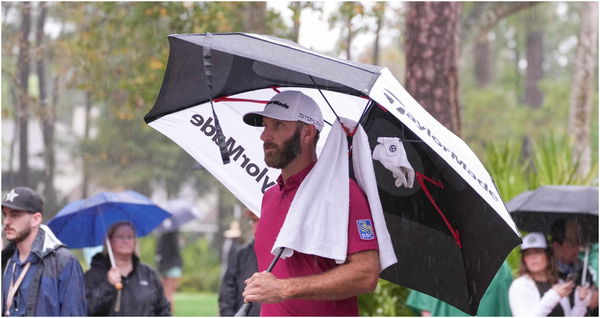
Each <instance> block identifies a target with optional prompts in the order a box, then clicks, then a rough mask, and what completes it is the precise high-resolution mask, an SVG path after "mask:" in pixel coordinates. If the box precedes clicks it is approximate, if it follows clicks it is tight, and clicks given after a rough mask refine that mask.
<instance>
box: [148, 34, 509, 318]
mask: <svg viewBox="0 0 600 318" xmlns="http://www.w3.org/2000/svg"><path fill="white" fill-rule="evenodd" d="M169 42H170V44H171V51H170V56H169V62H168V65H167V69H166V72H165V78H164V81H163V85H162V87H161V90H160V93H159V96H158V98H157V101H156V103H155V105H154V107H153V108H152V109H151V110H150V112H149V113H148V114H147V115H146V117H145V120H146V122H147V123H148V124H149V125H150V126H151V127H153V128H155V129H157V130H159V131H160V132H161V133H163V134H165V135H166V136H168V137H169V138H171V139H172V140H173V141H175V142H176V143H177V144H179V145H180V146H181V147H182V148H183V149H185V150H186V151H187V152H188V153H190V154H191V155H192V156H193V157H194V158H195V159H196V160H197V161H198V162H199V163H200V164H201V165H202V166H204V167H205V168H206V169H207V170H208V171H209V172H210V173H211V174H212V175H213V176H215V177H216V178H217V179H218V180H219V181H221V182H222V183H223V184H224V185H225V186H226V187H227V188H228V189H229V190H230V191H231V192H232V193H233V194H234V195H236V196H237V197H238V199H240V201H242V202H243V203H244V204H245V205H246V206H247V207H248V208H250V209H251V210H252V211H254V212H255V213H256V214H258V211H259V209H260V203H261V199H262V194H263V193H264V192H265V191H266V190H267V189H268V188H269V187H270V186H272V185H274V184H275V180H276V178H277V176H278V175H279V174H280V172H279V170H276V169H272V168H268V167H267V166H266V165H265V163H264V154H263V150H262V142H261V141H260V138H259V136H260V133H261V131H262V129H261V128H257V127H251V126H248V125H245V124H243V122H242V118H241V117H242V116H243V115H244V114H245V113H248V112H250V111H257V110H262V108H263V107H264V105H265V104H266V103H267V101H268V100H269V99H270V98H271V97H272V96H273V95H275V94H276V93H277V92H280V91H284V90H288V89H294V90H300V91H302V92H303V93H305V94H307V95H309V96H311V97H312V98H313V99H314V100H315V101H317V103H318V104H319V106H320V107H321V111H322V113H323V118H324V120H325V122H326V123H328V124H330V125H331V123H333V122H334V121H335V120H336V118H337V116H340V117H346V118H349V119H352V120H354V121H357V122H360V123H361V124H362V125H363V127H364V128H365V130H366V132H367V134H368V136H369V143H370V146H371V149H374V148H375V146H376V145H377V143H378V141H377V138H378V137H397V138H400V139H401V140H402V144H403V146H404V148H405V149H406V154H407V157H408V161H409V162H410V163H411V165H412V167H413V168H414V170H415V175H416V178H415V182H414V186H413V187H411V188H407V187H398V186H396V185H395V182H394V176H393V174H392V173H391V172H390V171H389V170H387V169H386V168H385V167H384V166H383V165H382V164H381V163H380V162H379V161H374V169H375V176H376V179H377V184H378V191H379V197H380V199H381V203H382V206H383V210H384V215H385V218H386V222H387V225H388V230H389V232H390V235H391V236H392V243H393V245H394V250H395V252H396V255H397V256H398V263H397V264H395V265H393V266H391V267H389V268H388V269H386V270H385V271H384V272H383V273H382V275H381V277H382V278H385V279H387V280H389V281H392V282H395V283H398V284H401V285H404V286H406V287H409V288H412V289H416V290H419V291H421V292H424V293H427V294H429V295H431V296H434V297H436V298H438V299H441V300H443V301H445V302H448V303H450V304H452V305H454V306H456V307H458V308H460V309H461V310H463V311H465V312H467V313H471V314H475V313H476V311H477V306H478V304H479V301H480V299H481V297H482V296H483V293H484V292H485V290H486V289H487V287H488V285H489V283H490V282H491V280H492V278H493V277H494V275H495V273H496V272H497V270H498V269H499V268H500V266H501V264H502V262H503V261H504V259H505V258H506V256H507V255H508V253H509V252H510V251H511V250H512V249H513V248H514V247H515V246H516V245H518V244H519V243H520V241H521V240H520V238H519V235H518V232H517V230H516V227H515V225H514V223H513V221H512V219H511V218H510V216H509V214H508V212H507V211H506V208H505V206H504V204H503V202H502V200H501V199H500V195H499V194H498V191H497V190H496V188H495V186H494V183H493V181H492V180H491V177H490V176H489V174H488V172H487V171H486V170H485V168H484V167H483V165H482V164H481V162H480V161H479V159H478V158H477V157H476V156H475V154H474V153H473V152H472V150H471V149H470V148H469V147H468V146H467V145H466V144H465V143H464V142H463V141H462V140H461V139H460V138H458V137H457V136H456V135H454V134H453V133H452V132H450V131H448V130H447V129H446V128H445V127H444V126H443V125H441V124H440V123H439V122H437V121H436V120H435V119H434V118H433V117H432V116H431V115H430V114H428V113H427V112H426V111H425V110H424V109H423V108H422V107H421V106H420V105H419V104H418V103H417V102H416V101H415V100H414V99H413V98H412V97H411V96H410V95H409V94H408V93H407V92H406V90H404V88H403V87H402V86H401V85H400V84H399V83H398V81H397V80H396V79H395V78H394V77H393V76H392V75H391V73H390V72H389V70H387V69H385V68H381V67H378V66H372V65H364V64H359V63H354V62H350V61H346V60H341V59H335V58H331V57H328V56H324V55H321V54H318V53H315V52H312V51H309V50H307V49H305V48H303V47H301V46H299V45H297V44H296V43H293V42H289V41H286V40H281V39H277V38H272V37H266V36H260V35H251V34H244V33H231V34H181V35H172V36H169ZM209 53H210V54H209ZM203 57H204V58H203ZM207 57H208V58H207ZM211 99H212V100H213V102H214V110H215V111H214V113H216V115H217V116H218V120H219V122H220V126H221V128H222V131H223V134H224V135H225V139H224V142H223V146H224V149H225V152H227V153H228V154H229V156H230V158H231V162H230V163H229V164H227V165H224V164H223V163H222V156H221V153H220V150H219V146H218V144H219V137H218V133H217V127H216V126H217V125H216V124H215V121H216V120H215V118H214V117H215V116H214V113H213V112H212V111H211V103H210V100H211ZM328 104H331V105H330V106H329V105H328ZM330 125H325V128H324V129H323V131H322V132H321V138H320V139H319V144H318V146H317V148H318V150H319V149H320V148H321V147H322V146H323V144H324V143H325V140H326V137H327V135H328V134H329V131H330V130H331V127H330Z"/></svg>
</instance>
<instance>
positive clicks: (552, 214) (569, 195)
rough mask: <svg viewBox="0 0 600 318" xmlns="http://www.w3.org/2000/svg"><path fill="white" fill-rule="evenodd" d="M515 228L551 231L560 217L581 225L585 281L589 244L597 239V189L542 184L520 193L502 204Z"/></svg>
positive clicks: (545, 232) (531, 230) (543, 231)
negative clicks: (534, 188)
mask: <svg viewBox="0 0 600 318" xmlns="http://www.w3.org/2000/svg"><path fill="white" fill-rule="evenodd" d="M506 208H507V209H508V211H509V212H510V215H511V217H512V218H513V219H514V220H515V223H516V224H517V228H519V229H520V230H522V231H526V232H541V233H544V234H550V233H551V227H552V225H553V224H554V223H555V222H556V221H558V220H561V219H564V220H575V221H577V223H579V225H581V235H582V238H583V241H584V242H585V243H586V244H585V250H586V251H585V252H586V253H585V257H584V272H583V277H582V283H583V282H584V281H585V276H586V272H587V262H588V256H589V244H587V243H592V242H598V188H597V187H589V186H576V185H546V186H541V187H539V188H537V189H536V190H533V191H526V192H523V193H521V194H519V195H517V196H516V197H514V198H513V199H512V200H510V201H509V202H508V203H507V204H506Z"/></svg>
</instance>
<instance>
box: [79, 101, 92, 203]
mask: <svg viewBox="0 0 600 318" xmlns="http://www.w3.org/2000/svg"><path fill="white" fill-rule="evenodd" d="M91 112H92V93H91V92H89V91H88V92H86V93H85V119H84V120H85V123H84V126H83V143H84V144H85V143H87V142H88V140H89V138H90V125H91V124H90V121H91V118H90V117H91ZM82 165H83V178H82V180H81V197H82V198H87V197H88V192H89V187H90V158H89V155H88V154H86V153H83V158H82Z"/></svg>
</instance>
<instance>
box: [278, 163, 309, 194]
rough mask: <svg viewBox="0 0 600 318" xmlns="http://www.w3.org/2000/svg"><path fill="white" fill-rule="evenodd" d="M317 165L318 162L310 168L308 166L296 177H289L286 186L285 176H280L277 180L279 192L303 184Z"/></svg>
mask: <svg viewBox="0 0 600 318" xmlns="http://www.w3.org/2000/svg"><path fill="white" fill-rule="evenodd" d="M316 163H317V162H316V161H313V162H312V163H310V164H309V165H308V166H306V168H304V169H302V170H300V171H298V172H297V173H296V174H295V175H293V176H291V177H289V178H288V179H287V183H286V184H284V183H283V176H282V175H279V177H278V178H277V184H278V185H279V190H282V189H283V188H284V186H287V187H288V188H289V187H294V186H297V185H299V184H300V183H302V181H303V180H304V178H306V176H307V175H308V173H309V172H310V171H311V170H312V168H313V167H314V166H315V164H316Z"/></svg>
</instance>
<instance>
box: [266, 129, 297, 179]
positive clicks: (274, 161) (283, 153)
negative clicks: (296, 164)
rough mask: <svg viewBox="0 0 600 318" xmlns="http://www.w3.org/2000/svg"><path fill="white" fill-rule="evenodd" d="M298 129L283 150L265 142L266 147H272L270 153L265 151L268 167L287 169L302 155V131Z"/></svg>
mask: <svg viewBox="0 0 600 318" xmlns="http://www.w3.org/2000/svg"><path fill="white" fill-rule="evenodd" d="M301 130H302V129H296V132H294V135H293V136H292V137H290V139H288V140H287V141H286V142H284V143H283V150H279V147H278V146H277V145H275V144H274V143H271V142H265V144H264V146H267V145H270V146H271V148H269V149H270V151H269V152H267V151H266V149H265V163H266V164H267V166H269V167H271V168H275V169H283V168H285V167H287V165H289V164H290V163H291V162H292V161H293V160H294V159H296V157H298V155H299V154H300V131H301Z"/></svg>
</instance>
